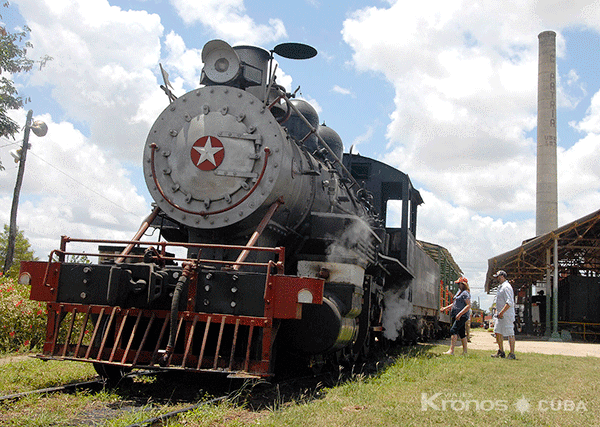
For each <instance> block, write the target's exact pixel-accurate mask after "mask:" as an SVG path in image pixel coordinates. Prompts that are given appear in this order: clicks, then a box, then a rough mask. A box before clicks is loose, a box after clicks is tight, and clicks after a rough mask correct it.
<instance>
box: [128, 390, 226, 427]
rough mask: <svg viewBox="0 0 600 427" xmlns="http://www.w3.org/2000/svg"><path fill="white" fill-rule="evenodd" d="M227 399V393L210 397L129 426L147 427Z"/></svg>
mask: <svg viewBox="0 0 600 427" xmlns="http://www.w3.org/2000/svg"><path fill="white" fill-rule="evenodd" d="M225 399H227V395H225V396H221V397H216V398H214V399H210V400H206V401H204V402H200V403H196V404H195V405H191V406H188V407H186V408H181V409H178V410H176V411H171V412H167V413H166V414H162V415H159V416H158V417H154V418H149V419H147V420H145V421H142V422H139V423H135V424H130V425H128V426H127V427H146V426H153V425H155V424H157V423H163V422H164V421H166V420H168V419H170V418H173V417H176V416H178V415H181V414H183V413H185V412H189V411H193V410H194V409H197V408H200V407H202V406H205V405H211V404H213V403H217V402H221V401H222V400H225Z"/></svg>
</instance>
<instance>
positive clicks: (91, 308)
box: [20, 40, 456, 378]
mask: <svg viewBox="0 0 600 427" xmlns="http://www.w3.org/2000/svg"><path fill="white" fill-rule="evenodd" d="M275 55H278V56H279V57H281V58H286V59H294V60H300V59H309V58H311V57H312V56H314V55H316V50H315V49H313V48H312V47H310V46H307V45H303V44H299V43H284V44H280V45H278V46H276V47H275V48H274V49H273V50H270V51H269V50H265V49H262V48H260V47H255V46H236V47H231V46H230V45H229V44H227V43H226V42H224V41H222V40H212V41H209V42H208V43H207V44H206V45H205V46H204V48H203V51H202V60H203V62H204V67H203V70H202V74H201V80H200V85H199V87H198V88H197V89H194V90H192V91H190V92H188V93H185V94H183V95H181V96H176V95H175V94H173V93H172V91H171V89H170V85H169V82H168V79H167V74H166V73H165V72H164V70H163V77H164V85H163V86H162V88H163V90H164V91H165V93H166V94H167V96H168V99H169V103H168V106H167V108H166V109H165V110H164V111H163V112H162V113H161V114H160V116H159V117H158V118H157V119H156V122H155V123H154V125H153V126H152V128H151V129H150V132H149V135H148V137H147V140H146V142H145V144H144V148H143V173H144V178H145V180H146V184H147V186H148V190H149V192H150V194H151V196H152V198H153V199H154V203H153V209H152V212H151V213H150V215H149V216H148V217H147V218H146V219H145V220H144V221H143V223H142V225H141V226H140V229H139V231H138V233H136V235H135V236H134V237H133V238H132V240H130V241H109V240H103V239H98V240H86V239H75V238H71V237H67V236H63V237H62V240H61V243H60V247H59V248H58V249H56V250H54V251H52V253H51V254H50V257H49V261H48V262H25V263H23V264H22V267H21V276H20V279H21V281H22V282H27V283H30V284H31V298H32V299H34V300H38V301H45V302H47V306H48V321H47V329H46V339H45V344H44V346H43V350H42V352H41V354H40V355H39V357H41V358H44V359H61V360H77V361H85V362H90V363H93V364H94V366H95V367H96V370H97V371H98V372H99V373H100V374H101V375H102V376H105V377H107V378H119V377H120V376H121V375H123V374H124V373H125V372H126V371H128V370H131V369H133V368H143V369H161V370H183V371H189V372H218V373H222V374H226V375H228V376H231V377H245V376H252V377H257V376H258V377H270V376H272V375H274V374H276V373H279V372H281V371H285V370H287V369H289V368H304V367H320V366H323V365H324V364H326V363H329V362H333V363H344V362H348V363H352V362H354V361H356V360H357V359H358V358H360V357H363V356H365V355H366V354H368V352H369V350H370V349H371V348H372V346H373V345H376V344H377V343H381V342H382V341H384V340H386V339H398V340H403V341H414V340H416V339H420V338H423V337H428V336H429V337H431V336H435V335H436V334H438V333H439V332H440V331H441V330H443V328H442V326H441V324H443V323H447V321H448V319H447V316H445V315H442V316H440V313H439V305H440V302H443V300H444V298H446V299H447V295H446V296H444V292H445V291H444V287H443V286H440V280H442V281H443V278H442V277H445V276H443V274H444V273H443V271H441V269H442V263H441V261H440V260H436V259H434V257H432V256H430V255H428V254H427V252H426V251H425V249H424V245H425V244H424V243H422V242H418V241H417V240H416V229H417V207H418V206H419V205H420V204H421V203H422V202H423V200H422V198H421V195H420V193H419V192H418V191H417V190H416V189H415V188H413V186H412V184H411V181H410V179H409V177H408V175H406V174H404V173H402V172H400V171H398V170H396V169H394V168H393V167H391V166H389V165H386V164H384V163H382V162H379V161H377V160H374V159H369V158H367V157H363V156H360V155H357V154H350V153H347V154H343V143H342V141H341V138H340V137H339V135H338V134H337V133H336V132H335V131H334V130H333V129H331V128H329V127H327V126H325V125H324V124H321V122H320V119H319V117H318V114H317V112H316V111H315V109H314V108H313V107H312V106H311V105H310V104H309V103H308V102H306V101H304V100H301V99H296V97H295V93H289V92H287V91H286V89H285V88H284V87H282V86H280V85H279V84H277V82H276V78H275V75H276V72H275V71H276V68H277V66H276V63H275V61H274V58H275ZM161 69H162V67H161ZM391 200H395V201H398V202H399V203H400V204H401V217H400V220H399V224H401V225H400V226H399V227H386V212H387V205H388V202H389V201H391ZM150 231H153V237H147V236H145V235H146V234H147V233H148V232H150ZM83 245H87V246H88V249H86V250H84V249H81V248H82V247H83ZM425 246H426V245H425ZM90 248H91V249H90ZM438 248H439V247H438ZM83 254H85V255H86V257H87V258H88V259H91V260H93V261H94V262H93V263H81V262H74V260H76V259H78V258H79V257H80V256H81V255H83ZM455 270H456V269H455ZM394 335H395V336H394ZM386 336H387V338H386ZM398 337H400V338H398Z"/></svg>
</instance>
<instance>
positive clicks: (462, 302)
mask: <svg viewBox="0 0 600 427" xmlns="http://www.w3.org/2000/svg"><path fill="white" fill-rule="evenodd" d="M454 283H458V289H459V291H458V293H457V294H456V295H454V298H453V299H452V304H450V305H448V306H446V307H442V308H441V309H440V310H441V311H446V310H448V309H449V308H452V310H450V321H451V322H452V327H451V328H450V335H451V337H450V349H449V350H448V351H447V352H445V353H444V354H451V355H452V354H454V347H455V346H456V336H457V335H458V336H459V337H460V340H461V342H462V346H463V355H466V354H467V334H466V331H465V325H466V323H467V320H469V317H470V314H471V313H470V311H471V291H470V289H469V281H468V280H467V278H466V277H461V278H460V279H458V280H457V281H456V282H454Z"/></svg>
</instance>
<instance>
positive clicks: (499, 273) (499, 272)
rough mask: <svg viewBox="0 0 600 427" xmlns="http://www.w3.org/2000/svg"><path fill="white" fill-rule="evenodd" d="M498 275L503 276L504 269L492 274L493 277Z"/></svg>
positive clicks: (504, 274)
mask: <svg viewBox="0 0 600 427" xmlns="http://www.w3.org/2000/svg"><path fill="white" fill-rule="evenodd" d="M498 276H504V277H506V271H504V270H498V272H497V273H496V274H494V277H498Z"/></svg>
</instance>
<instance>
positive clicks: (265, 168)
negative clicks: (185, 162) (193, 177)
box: [150, 143, 271, 216]
mask: <svg viewBox="0 0 600 427" xmlns="http://www.w3.org/2000/svg"><path fill="white" fill-rule="evenodd" d="M150 149H151V152H150V166H151V168H152V179H153V180H154V184H155V185H156V189H157V190H158V192H159V193H160V195H161V196H162V197H163V199H165V201H166V202H167V203H168V204H170V205H171V206H173V207H174V208H175V209H178V210H180V211H182V212H185V213H189V214H192V215H201V216H209V215H215V214H220V213H223V212H227V211H228V210H230V209H233V208H235V207H236V206H238V205H240V204H241V203H243V202H244V200H246V199H247V198H248V197H250V195H251V194H252V193H254V190H256V188H257V187H258V185H259V184H260V182H261V181H262V178H263V176H264V175H265V171H266V170H267V163H268V159H269V156H270V155H271V150H270V149H269V147H265V149H264V151H265V161H264V163H263V167H262V170H261V171H260V175H259V176H258V179H257V180H256V182H255V183H254V185H253V186H252V188H251V189H250V190H249V191H248V192H247V193H246V194H245V195H244V197H242V198H241V199H240V200H238V201H237V202H235V203H234V204H233V205H231V206H228V207H226V208H223V209H219V210H216V211H214V212H206V211H200V212H195V211H190V210H188V209H185V208H182V207H181V206H179V205H177V204H176V203H174V202H172V201H171V200H170V199H169V198H168V197H167V195H166V194H165V193H164V191H163V190H162V187H161V186H160V184H159V183H158V179H157V178H156V170H155V168H154V152H155V151H156V150H157V149H158V146H157V145H156V144H155V143H152V144H150Z"/></svg>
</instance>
